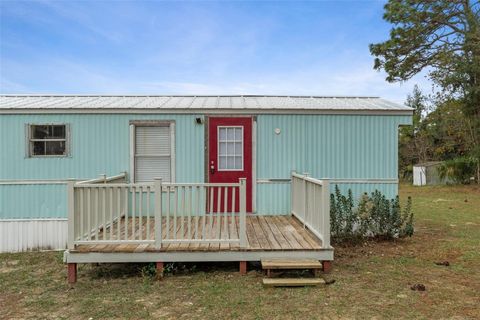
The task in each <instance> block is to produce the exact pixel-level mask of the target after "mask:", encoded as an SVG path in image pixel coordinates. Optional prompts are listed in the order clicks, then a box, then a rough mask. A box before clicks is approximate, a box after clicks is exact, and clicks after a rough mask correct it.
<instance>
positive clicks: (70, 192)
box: [67, 179, 76, 249]
mask: <svg viewBox="0 0 480 320" xmlns="http://www.w3.org/2000/svg"><path fill="white" fill-rule="evenodd" d="M67 206H68V208H67V210H68V227H67V228H68V231H67V232H68V237H67V247H68V249H74V247H75V223H76V221H75V179H69V180H68V182H67Z"/></svg>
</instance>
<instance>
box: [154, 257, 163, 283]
mask: <svg viewBox="0 0 480 320" xmlns="http://www.w3.org/2000/svg"><path fill="white" fill-rule="evenodd" d="M155 264H156V268H157V279H158V280H161V279H163V262H160V261H157V262H156V263H155Z"/></svg>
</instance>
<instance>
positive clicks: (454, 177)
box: [437, 157, 478, 184]
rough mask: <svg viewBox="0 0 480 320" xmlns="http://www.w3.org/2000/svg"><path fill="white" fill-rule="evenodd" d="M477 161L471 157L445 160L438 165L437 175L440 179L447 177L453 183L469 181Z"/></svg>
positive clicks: (473, 173)
mask: <svg viewBox="0 0 480 320" xmlns="http://www.w3.org/2000/svg"><path fill="white" fill-rule="evenodd" d="M477 161H478V160H476V159H475V158H472V157H460V158H455V159H452V160H446V161H444V162H443V163H442V164H441V165H440V166H439V167H438V169H437V170H438V175H439V176H440V178H441V179H445V178H448V179H449V180H450V181H453V182H454V183H461V184H467V183H470V178H471V177H473V176H475V170H476V168H477Z"/></svg>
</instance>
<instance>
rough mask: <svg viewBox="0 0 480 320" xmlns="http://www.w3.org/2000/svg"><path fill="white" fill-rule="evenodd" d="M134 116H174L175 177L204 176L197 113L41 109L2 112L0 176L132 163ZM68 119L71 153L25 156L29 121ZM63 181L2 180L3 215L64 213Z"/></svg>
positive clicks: (112, 168)
mask: <svg viewBox="0 0 480 320" xmlns="http://www.w3.org/2000/svg"><path fill="white" fill-rule="evenodd" d="M130 120H175V124H176V125H175V131H176V132H175V141H176V181H177V182H202V181H204V170H203V162H204V127H203V126H202V125H197V124H195V115H136V114H58V115H57V114H51V115H48V114H42V115H1V116H0V150H2V152H0V180H8V179H10V180H23V179H27V180H42V179H59V180H63V179H68V178H77V179H88V178H96V177H98V175H99V174H103V173H105V174H107V175H116V174H119V173H120V172H122V171H129V170H130V168H129V166H130V129H129V121H130ZM28 123H68V124H70V131H71V148H70V149H71V154H70V156H69V157H66V158H65V157H62V158H28V157H26V153H25V149H26V146H25V144H26V139H25V124H28ZM65 188H66V187H65V185H28V186H25V185H13V186H11V185H0V194H1V198H0V199H1V203H0V219H7V218H65V217H66V193H65V192H66V191H65Z"/></svg>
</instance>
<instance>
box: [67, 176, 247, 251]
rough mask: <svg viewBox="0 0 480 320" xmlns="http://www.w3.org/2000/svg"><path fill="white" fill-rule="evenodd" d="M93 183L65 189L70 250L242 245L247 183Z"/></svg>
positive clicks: (240, 181)
mask: <svg viewBox="0 0 480 320" xmlns="http://www.w3.org/2000/svg"><path fill="white" fill-rule="evenodd" d="M109 179H110V178H105V179H104V180H103V181H107V180H109ZM97 180H99V179H95V181H93V180H90V181H86V182H82V183H75V182H74V181H70V182H69V184H68V212H69V216H68V225H69V229H68V247H69V248H70V249H73V248H74V247H75V245H81V244H122V243H125V244H127V243H145V244H155V247H156V248H160V247H161V246H162V244H170V243H179V244H193V243H217V244H218V243H220V244H222V243H239V245H240V247H245V246H246V243H247V241H246V180H245V179H240V180H239V183H227V184H225V183H224V184H212V183H162V181H161V180H160V179H156V180H155V182H154V183H153V184H148V183H101V182H100V181H97ZM114 180H116V179H111V180H109V181H114Z"/></svg>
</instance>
